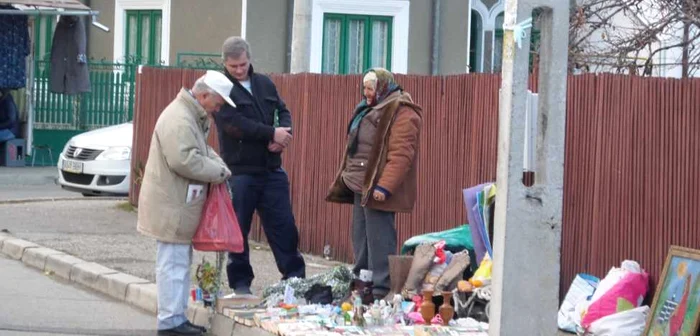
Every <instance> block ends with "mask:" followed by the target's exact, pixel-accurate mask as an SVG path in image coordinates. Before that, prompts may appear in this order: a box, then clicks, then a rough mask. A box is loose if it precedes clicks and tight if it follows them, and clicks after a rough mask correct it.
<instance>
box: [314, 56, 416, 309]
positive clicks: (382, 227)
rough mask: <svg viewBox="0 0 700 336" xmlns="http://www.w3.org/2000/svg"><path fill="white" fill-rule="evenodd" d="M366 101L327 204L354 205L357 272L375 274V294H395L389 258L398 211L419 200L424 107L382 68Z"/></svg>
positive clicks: (372, 76)
mask: <svg viewBox="0 0 700 336" xmlns="http://www.w3.org/2000/svg"><path fill="white" fill-rule="evenodd" d="M362 82H363V83H362V84H363V95H364V97H365V98H364V99H363V100H362V101H361V102H360V103H359V104H358V105H357V107H356V108H355V112H354V113H353V117H352V120H351V121H350V124H349V125H348V130H347V132H348V145H347V147H346V150H345V154H344V159H343V162H342V164H341V167H340V170H339V171H338V174H337V176H336V179H335V182H334V183H333V185H332V186H331V189H330V191H329V194H328V196H327V197H326V200H327V201H329V202H335V203H348V204H353V219H352V245H353V252H354V255H355V266H354V268H353V273H355V275H356V276H357V275H358V274H359V273H360V270H363V269H367V270H370V271H372V282H373V284H374V285H373V295H374V296H375V298H384V296H386V295H387V293H388V292H389V287H390V282H389V255H390V254H393V253H396V249H397V243H396V227H395V226H394V219H395V213H396V212H411V211H412V210H413V205H414V203H415V199H416V166H417V160H418V141H419V135H420V129H421V125H422V119H421V114H420V113H421V108H420V107H419V106H418V105H416V104H414V103H413V100H412V99H411V96H410V95H409V94H408V93H406V92H404V91H403V89H402V88H401V87H400V86H399V85H398V84H397V83H396V82H395V81H394V76H393V75H392V74H391V72H389V71H387V70H386V69H382V68H374V69H371V70H369V71H368V72H367V73H366V74H365V75H364V77H363V80H362Z"/></svg>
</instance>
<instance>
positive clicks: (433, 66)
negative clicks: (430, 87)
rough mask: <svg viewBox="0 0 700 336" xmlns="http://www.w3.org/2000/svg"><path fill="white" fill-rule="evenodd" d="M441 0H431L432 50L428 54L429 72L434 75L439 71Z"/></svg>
mask: <svg viewBox="0 0 700 336" xmlns="http://www.w3.org/2000/svg"><path fill="white" fill-rule="evenodd" d="M441 4H442V1H441V0H433V51H432V55H431V56H430V74H431V75H433V76H435V75H437V74H438V73H439V72H440V14H441V10H440V7H441V6H440V5H441Z"/></svg>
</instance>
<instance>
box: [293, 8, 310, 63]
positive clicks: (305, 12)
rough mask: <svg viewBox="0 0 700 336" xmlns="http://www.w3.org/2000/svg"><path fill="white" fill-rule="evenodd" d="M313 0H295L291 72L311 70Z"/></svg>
mask: <svg viewBox="0 0 700 336" xmlns="http://www.w3.org/2000/svg"><path fill="white" fill-rule="evenodd" d="M311 9H312V0H294V24H293V27H292V30H293V32H292V64H291V67H290V72H291V73H299V72H309V70H310V68H309V66H310V58H309V54H310V53H311Z"/></svg>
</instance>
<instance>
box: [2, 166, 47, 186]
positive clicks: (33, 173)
mask: <svg viewBox="0 0 700 336" xmlns="http://www.w3.org/2000/svg"><path fill="white" fill-rule="evenodd" d="M56 179H58V170H57V169H56V167H2V166H0V185H46V184H56Z"/></svg>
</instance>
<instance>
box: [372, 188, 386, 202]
mask: <svg viewBox="0 0 700 336" xmlns="http://www.w3.org/2000/svg"><path fill="white" fill-rule="evenodd" d="M372 197H374V200H375V201H377V202H384V201H385V200H386V195H385V194H384V193H383V192H381V191H379V190H375V191H374V193H373V196H372Z"/></svg>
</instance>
